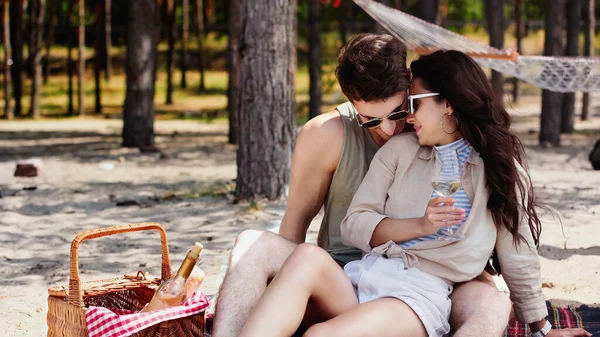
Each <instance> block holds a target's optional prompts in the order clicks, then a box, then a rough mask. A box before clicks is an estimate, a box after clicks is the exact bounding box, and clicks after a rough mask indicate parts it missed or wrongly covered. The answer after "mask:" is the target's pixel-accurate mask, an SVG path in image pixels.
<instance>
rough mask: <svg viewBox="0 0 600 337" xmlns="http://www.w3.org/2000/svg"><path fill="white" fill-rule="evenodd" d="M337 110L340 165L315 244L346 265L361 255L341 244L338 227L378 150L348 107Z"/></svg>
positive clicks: (330, 186) (351, 107)
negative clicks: (341, 127) (341, 124)
mask: <svg viewBox="0 0 600 337" xmlns="http://www.w3.org/2000/svg"><path fill="white" fill-rule="evenodd" d="M337 110H338V111H339V113H340V116H341V117H342V121H344V142H343V145H342V154H341V156H340V161H339V163H338V166H337V169H336V170H335V173H334V174H333V179H332V180H331V184H330V185H329V192H328V193H327V197H326V198H325V206H324V207H325V215H324V216H323V221H322V222H321V228H320V230H319V237H318V244H319V246H320V247H323V248H324V249H326V250H327V251H328V252H329V254H330V255H331V256H332V257H333V258H334V259H335V260H337V261H338V263H341V264H346V263H348V262H350V261H353V260H358V259H360V258H361V256H362V252H361V251H360V250H359V249H357V248H354V247H347V246H344V244H342V239H341V235H340V224H341V223H342V220H343V219H344V217H345V216H346V211H347V210H348V207H349V206H350V202H351V201H352V197H354V193H355V192H356V190H357V189H358V186H359V185H360V183H361V181H362V180H363V178H364V177H365V175H366V174H367V170H368V169H369V165H370V164H371V160H372V159H373V156H374V155H375V152H377V150H379V146H378V145H377V143H375V141H374V140H373V137H371V135H370V134H369V131H367V129H365V128H362V127H361V126H360V125H359V119H358V114H357V111H356V109H355V108H354V105H353V104H352V103H350V102H347V103H344V104H340V105H339V106H338V107H337Z"/></svg>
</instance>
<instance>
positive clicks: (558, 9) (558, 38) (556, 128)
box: [539, 0, 565, 146]
mask: <svg viewBox="0 0 600 337" xmlns="http://www.w3.org/2000/svg"><path fill="white" fill-rule="evenodd" d="M564 10H565V0H552V1H548V2H547V3H546V19H545V25H546V36H545V38H544V55H545V56H561V55H562V54H563V52H564V48H563V28H564ZM562 102H563V94H561V93H559V92H554V91H550V90H545V89H544V90H543V91H542V116H541V119H540V139H539V140H540V145H542V146H560V129H561V127H560V124H561V110H562Z"/></svg>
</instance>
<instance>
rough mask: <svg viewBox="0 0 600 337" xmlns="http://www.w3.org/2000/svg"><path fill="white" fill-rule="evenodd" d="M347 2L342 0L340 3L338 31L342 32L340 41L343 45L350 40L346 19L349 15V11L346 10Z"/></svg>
mask: <svg viewBox="0 0 600 337" xmlns="http://www.w3.org/2000/svg"><path fill="white" fill-rule="evenodd" d="M346 7H347V2H346V1H342V2H341V3H340V8H338V11H337V12H338V17H337V19H338V31H339V34H340V41H341V42H342V46H345V45H346V42H347V41H348V27H347V25H346V19H347V15H348V11H347V10H346Z"/></svg>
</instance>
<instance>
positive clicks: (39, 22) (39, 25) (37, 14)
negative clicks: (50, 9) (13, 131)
mask: <svg viewBox="0 0 600 337" xmlns="http://www.w3.org/2000/svg"><path fill="white" fill-rule="evenodd" d="M29 6H30V7H31V28H30V29H31V37H32V39H31V41H30V43H31V45H30V46H29V55H30V59H31V68H32V69H31V71H32V73H33V74H32V75H33V76H32V80H33V81H32V84H31V104H30V107H29V116H31V117H33V118H40V92H41V90H42V48H43V45H42V43H43V34H44V17H45V16H46V0H33V1H30V2H29Z"/></svg>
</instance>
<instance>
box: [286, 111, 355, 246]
mask: <svg viewBox="0 0 600 337" xmlns="http://www.w3.org/2000/svg"><path fill="white" fill-rule="evenodd" d="M343 141H344V124H343V121H342V119H341V117H340V115H339V113H338V112H337V111H333V112H329V113H326V114H322V115H320V116H318V117H315V118H313V119H312V120H310V121H308V122H307V123H306V124H305V125H304V126H303V127H302V129H301V130H300V132H299V134H298V138H297V139H296V147H295V149H294V154H293V156H292V168H291V178H290V190H289V194H288V200H287V208H286V211H285V214H284V216H283V220H282V221H281V227H280V228H279V235H281V236H282V237H284V238H286V239H288V240H290V241H292V242H295V243H302V242H304V241H305V239H306V231H307V230H308V227H309V226H310V222H311V221H312V219H313V218H314V217H315V215H317V213H318V212H319V210H320V209H321V206H322V205H323V202H324V201H325V196H326V195H327V191H328V190H329V185H330V184H331V179H332V178H333V173H334V172H335V170H336V168H337V164H338V162H339V159H340V156H341V153H342V144H343Z"/></svg>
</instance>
